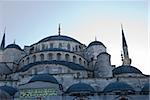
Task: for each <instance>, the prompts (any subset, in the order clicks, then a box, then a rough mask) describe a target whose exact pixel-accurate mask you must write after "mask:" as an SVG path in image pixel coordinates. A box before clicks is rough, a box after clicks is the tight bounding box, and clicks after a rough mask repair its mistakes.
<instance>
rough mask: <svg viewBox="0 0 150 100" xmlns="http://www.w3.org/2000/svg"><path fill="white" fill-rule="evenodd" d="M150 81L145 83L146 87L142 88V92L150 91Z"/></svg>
mask: <svg viewBox="0 0 150 100" xmlns="http://www.w3.org/2000/svg"><path fill="white" fill-rule="evenodd" d="M149 86H150V83H146V84H144V87H143V88H142V90H141V92H150V87H149Z"/></svg>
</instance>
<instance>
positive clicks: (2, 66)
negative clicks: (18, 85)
mask: <svg viewBox="0 0 150 100" xmlns="http://www.w3.org/2000/svg"><path fill="white" fill-rule="evenodd" d="M12 72H13V71H12V70H11V69H10V68H9V66H8V65H7V64H6V63H0V75H4V74H5V75H7V74H11V73H12Z"/></svg>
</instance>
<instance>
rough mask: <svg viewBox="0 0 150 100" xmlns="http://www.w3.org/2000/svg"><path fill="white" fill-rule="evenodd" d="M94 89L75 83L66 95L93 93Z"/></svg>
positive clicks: (87, 85) (84, 84)
mask: <svg viewBox="0 0 150 100" xmlns="http://www.w3.org/2000/svg"><path fill="white" fill-rule="evenodd" d="M94 91H95V90H94V88H93V87H92V86H90V85H89V84H86V83H81V82H80V83H76V84H73V85H71V86H70V87H69V88H68V89H67V90H66V93H72V92H81V93H83V92H94Z"/></svg>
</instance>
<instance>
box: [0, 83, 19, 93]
mask: <svg viewBox="0 0 150 100" xmlns="http://www.w3.org/2000/svg"><path fill="white" fill-rule="evenodd" d="M0 90H2V91H5V92H6V93H8V94H9V95H10V96H14V95H15V93H16V92H17V91H18V90H17V89H16V88H14V87H11V86H7V85H4V86H0Z"/></svg>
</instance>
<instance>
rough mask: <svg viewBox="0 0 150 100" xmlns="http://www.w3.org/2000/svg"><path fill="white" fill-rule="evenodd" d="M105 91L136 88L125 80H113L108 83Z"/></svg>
mask: <svg viewBox="0 0 150 100" xmlns="http://www.w3.org/2000/svg"><path fill="white" fill-rule="evenodd" d="M103 91H104V92H105V93H106V92H113V91H134V89H133V88H132V87H131V86H130V85H128V84H127V83H124V82H112V83H110V84H108V85H107V86H106V87H105V88H104V90H103Z"/></svg>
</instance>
